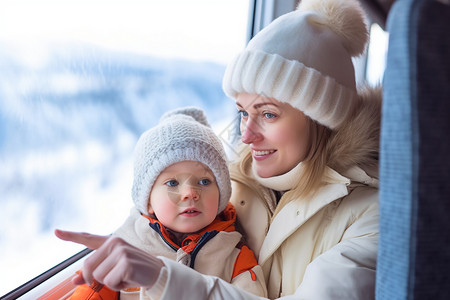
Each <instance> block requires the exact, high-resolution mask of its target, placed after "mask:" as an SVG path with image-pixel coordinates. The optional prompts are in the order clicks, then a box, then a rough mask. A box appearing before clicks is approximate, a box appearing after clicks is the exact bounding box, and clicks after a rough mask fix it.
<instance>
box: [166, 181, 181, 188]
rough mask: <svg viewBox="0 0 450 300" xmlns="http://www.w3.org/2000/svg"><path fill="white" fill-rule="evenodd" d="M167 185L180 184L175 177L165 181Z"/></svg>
mask: <svg viewBox="0 0 450 300" xmlns="http://www.w3.org/2000/svg"><path fill="white" fill-rule="evenodd" d="M165 185H167V186H170V187H174V186H177V185H178V181H176V180H175V179H173V180H169V181H166V182H165Z"/></svg>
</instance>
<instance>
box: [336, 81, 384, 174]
mask: <svg viewBox="0 0 450 300" xmlns="http://www.w3.org/2000/svg"><path fill="white" fill-rule="evenodd" d="M358 95H359V97H360V105H359V106H358V107H357V108H356V109H355V111H354V113H353V114H352V115H350V117H349V118H348V119H347V120H346V121H345V122H344V123H343V124H342V125H341V126H340V127H339V128H337V129H336V130H334V131H333V132H332V134H331V137H330V141H329V142H328V145H327V153H329V155H328V166H330V167H331V168H333V169H334V170H336V171H337V172H339V173H342V174H345V173H346V171H348V170H349V169H350V168H352V167H354V166H358V167H360V168H361V169H363V170H364V171H366V172H367V173H368V174H369V175H370V176H371V177H376V178H378V156H379V149H380V145H379V144H380V123H381V103H382V89H381V87H375V88H372V87H369V86H364V87H363V88H361V89H360V91H359V93H358Z"/></svg>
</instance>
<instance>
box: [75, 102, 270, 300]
mask: <svg viewBox="0 0 450 300" xmlns="http://www.w3.org/2000/svg"><path fill="white" fill-rule="evenodd" d="M230 195H231V182H230V175H229V171H228V163H227V160H226V155H225V151H224V149H223V146H222V144H221V142H220V140H219V138H218V137H217V136H216V135H215V134H214V132H213V130H212V129H211V128H210V126H209V124H208V122H207V120H206V117H205V115H204V113H203V111H202V110H200V109H197V108H194V107H188V108H183V109H178V110H174V111H170V112H168V113H166V114H164V115H163V116H162V117H161V119H160V122H159V124H158V125H157V126H155V127H154V128H151V129H150V130H148V131H146V132H145V133H143V134H142V136H141V137H140V139H139V141H138V142H137V145H136V148H135V153H134V181H133V187H132V198H133V201H134V204H135V206H134V207H133V208H132V210H131V213H130V216H129V217H128V219H127V220H126V221H125V223H124V224H123V225H122V226H121V227H120V228H119V229H118V230H117V231H116V232H115V233H114V235H116V236H118V237H121V238H123V239H124V240H125V241H127V242H128V243H130V244H132V245H133V246H135V247H138V248H140V249H142V250H144V251H146V252H148V253H151V254H153V255H160V256H165V257H168V258H171V259H173V260H175V261H177V262H180V263H182V264H185V265H187V266H189V267H191V268H193V269H195V270H197V271H199V272H201V273H204V274H207V275H214V276H218V277H220V278H222V279H224V280H226V281H228V282H230V283H231V284H233V285H236V286H239V287H241V288H243V289H245V290H247V291H249V292H251V293H254V294H256V295H259V296H266V287H265V283H264V277H263V274H262V270H261V267H260V266H259V265H258V264H257V261H256V259H255V256H254V254H253V252H252V251H251V250H250V249H249V248H248V247H247V246H245V245H244V244H243V243H242V235H241V234H240V233H239V232H237V231H235V221H236V211H235V209H234V207H233V206H232V204H231V203H229V202H228V201H229V199H230ZM93 285H97V286H96V289H97V290H100V292H103V293H104V294H106V293H109V292H112V291H111V290H109V289H108V288H106V287H102V286H101V285H100V288H99V283H97V282H94V284H93ZM92 288H93V286H92V285H91V287H90V288H89V287H88V286H81V287H79V288H78V289H77V290H76V292H75V294H74V295H73V296H72V299H80V298H83V299H86V297H85V296H84V295H86V292H89V291H90V290H92ZM83 289H84V291H83ZM139 295H140V298H141V299H148V297H150V298H158V295H148V294H147V292H146V291H144V290H140V289H139V288H137V289H127V290H122V291H121V292H120V299H137V298H138V297H139Z"/></svg>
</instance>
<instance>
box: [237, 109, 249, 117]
mask: <svg viewBox="0 0 450 300" xmlns="http://www.w3.org/2000/svg"><path fill="white" fill-rule="evenodd" d="M238 114H240V115H241V117H244V118H245V117H248V112H246V111H245V110H239V111H238Z"/></svg>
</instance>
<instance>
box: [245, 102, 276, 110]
mask: <svg viewBox="0 0 450 300" xmlns="http://www.w3.org/2000/svg"><path fill="white" fill-rule="evenodd" d="M236 105H237V106H239V107H242V108H244V106H242V104H240V103H239V102H237V101H236ZM265 105H273V106H275V107H278V105H277V104H276V103H275V102H263V103H256V104H255V105H253V108H255V109H258V108H260V107H261V106H265Z"/></svg>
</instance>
